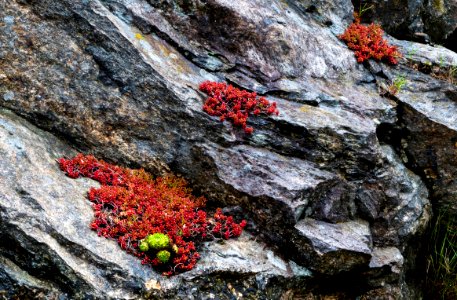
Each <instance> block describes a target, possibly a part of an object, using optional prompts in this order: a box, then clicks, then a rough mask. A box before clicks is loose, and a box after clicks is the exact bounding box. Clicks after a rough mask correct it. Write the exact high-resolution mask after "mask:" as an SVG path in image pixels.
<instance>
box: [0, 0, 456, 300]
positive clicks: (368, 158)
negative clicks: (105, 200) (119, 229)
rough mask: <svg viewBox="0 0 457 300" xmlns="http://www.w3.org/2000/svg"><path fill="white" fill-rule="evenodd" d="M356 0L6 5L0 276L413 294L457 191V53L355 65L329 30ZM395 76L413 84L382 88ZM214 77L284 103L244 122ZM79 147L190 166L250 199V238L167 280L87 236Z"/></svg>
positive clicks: (105, 286)
mask: <svg viewBox="0 0 457 300" xmlns="http://www.w3.org/2000/svg"><path fill="white" fill-rule="evenodd" d="M352 11H353V7H352V4H351V3H350V2H349V1H279V0H278V1H264V0H255V1H247V0H246V1H245V0H242V1H225V0H211V1H198V0H194V1H171V0H165V1H146V0H95V1H85V0H62V1H51V0H33V1H31V0H14V1H7V2H1V3H0V46H1V47H0V106H1V107H3V108H6V109H8V111H2V114H1V115H0V134H1V139H0V151H2V152H1V153H2V157H3V159H2V161H1V164H2V165H1V166H2V172H1V173H0V176H1V179H2V181H1V185H0V187H1V193H0V195H2V196H0V197H2V198H0V213H1V217H2V218H1V219H0V226H1V228H2V234H3V235H4V239H2V240H6V241H8V243H4V244H2V245H1V246H0V261H1V264H0V266H1V268H0V278H2V279H4V281H2V282H5V283H4V284H3V286H2V285H0V290H1V289H4V290H6V291H7V293H9V295H13V294H20V293H32V292H33V291H36V293H38V294H39V293H44V294H46V295H62V296H63V297H69V298H72V297H100V296H101V295H107V296H108V297H112V298H138V297H159V298H160V297H162V298H164V297H165V298H176V297H178V298H179V297H181V298H186V297H188V298H189V297H195V298H197V299H201V298H211V297H220V298H222V299H224V298H227V299H230V297H234V296H235V297H240V295H244V296H245V297H248V296H250V297H251V296H252V297H254V298H256V297H257V298H256V299H258V298H265V299H274V298H280V297H308V298H309V299H319V297H325V296H328V297H343V298H344V297H352V298H354V297H359V296H360V297H362V298H363V297H365V298H366V299H370V297H393V298H403V299H412V298H411V297H413V298H414V297H415V296H420V287H418V286H417V285H415V284H414V283H413V282H412V281H411V280H410V279H409V278H407V277H406V273H407V271H409V269H408V268H410V266H411V265H414V260H415V257H413V256H411V255H410V253H411V251H410V250H411V248H415V247H420V243H417V241H418V240H420V238H421V237H422V236H423V234H424V231H425V228H426V226H427V222H428V220H429V218H430V215H431V205H430V201H429V200H432V202H433V204H436V205H451V206H452V205H454V206H455V203H457V202H456V200H455V199H454V198H453V191H454V190H455V189H454V188H453V181H452V177H453V173H452V172H453V169H452V166H453V163H454V162H453V158H454V156H455V153H454V152H455V151H454V150H453V148H452V147H450V146H449V147H447V146H446V147H443V140H446V142H447V141H449V140H450V141H449V143H450V144H449V145H451V144H452V146H454V145H453V143H455V142H456V141H457V140H454V135H455V129H454V128H453V125H452V121H453V118H454V116H455V115H456V114H455V113H454V112H455V106H454V104H455V101H454V100H455V95H456V94H457V93H456V86H455V85H453V84H452V83H450V81H451V79H452V78H446V77H445V76H444V75H445V74H444V71H443V70H444V69H445V68H448V69H449V68H450V67H451V66H452V65H453V64H454V62H457V59H456V54H455V53H453V52H451V51H449V50H447V49H445V48H433V47H431V46H427V45H422V44H417V43H411V42H404V41H397V40H394V39H392V43H396V44H397V45H398V46H399V47H400V49H401V51H402V53H409V55H405V58H404V59H402V60H401V62H400V65H399V66H397V67H395V68H393V67H389V66H385V65H383V64H377V63H375V62H369V63H367V64H365V65H360V64H357V62H356V60H355V58H354V55H353V53H352V52H351V51H349V50H348V49H347V47H346V46H345V45H344V44H343V43H342V42H341V41H339V40H338V38H337V36H336V35H337V34H340V33H342V32H343V30H344V28H345V27H346V26H347V25H348V24H349V23H350V22H351V18H352ZM409 49H416V50H415V51H411V52H408V51H409ZM443 57H446V60H445V61H446V62H444V60H443ZM454 60H455V61H454ZM427 67H429V68H430V70H429V71H427V70H428V69H427ZM437 67H438V68H441V71H440V70H438V71H436V70H434V69H435V68H437ZM424 70H425V71H427V72H425V71H424ZM449 70H450V69H449ZM435 71H436V72H435ZM424 72H425V73H429V74H425V73H424ZM431 75H434V76H435V77H432V76H431ZM399 76H405V77H406V78H407V84H406V86H405V87H404V88H403V89H402V90H401V91H400V92H399V93H398V94H397V95H387V96H388V97H386V94H385V93H384V92H383V91H384V90H385V87H386V86H388V85H389V84H392V82H393V81H394V80H395V78H397V77H399ZM445 79H448V80H445ZM204 80H217V81H227V82H230V83H232V84H234V85H236V86H239V87H242V88H245V89H249V90H253V91H257V92H258V93H261V94H264V95H266V96H267V97H268V98H269V99H270V100H273V101H276V102H277V103H278V108H279V110H280V114H279V116H273V117H260V118H257V119H253V120H252V121H250V124H249V125H252V126H253V127H254V128H255V131H254V133H253V134H252V135H247V134H245V133H244V132H243V131H242V130H240V129H239V128H234V127H232V126H231V125H230V124H228V123H221V122H219V121H218V120H216V119H215V118H212V117H210V116H208V115H206V114H205V113H204V112H203V111H202V103H203V100H204V95H203V94H202V93H201V92H199V91H198V85H199V83H201V82H202V81H204ZM381 94H382V95H384V96H381ZM18 116H20V117H22V118H24V119H25V120H23V119H21V118H19V117H18ZM32 124H33V125H32ZM34 126H38V127H40V128H41V129H37V128H35V127H34ZM41 130H46V131H48V132H51V133H52V134H53V135H55V136H58V137H59V139H57V138H56V137H55V136H51V135H50V134H49V133H45V132H43V131H41ZM69 145H70V146H69ZM75 149H77V151H82V152H90V153H93V154H95V155H97V156H98V157H100V158H104V159H106V160H109V161H112V162H116V163H118V164H122V165H127V166H131V167H137V166H141V167H144V168H146V169H148V170H149V171H151V172H153V173H155V174H160V173H162V172H165V171H170V170H171V171H173V172H176V173H180V174H182V175H183V176H184V177H186V179H188V180H189V181H190V183H191V184H192V186H193V188H194V190H195V191H196V192H197V193H202V194H204V195H206V196H207V198H209V199H210V200H211V201H212V202H214V203H217V204H218V205H222V206H224V205H225V206H228V207H238V208H237V209H238V210H240V209H241V211H242V212H243V213H244V214H245V215H246V216H247V217H248V219H249V220H250V229H251V234H252V235H255V237H254V236H251V234H246V235H244V236H243V237H242V238H241V239H240V240H234V241H229V242H227V243H226V244H224V245H219V244H215V245H206V246H205V247H204V249H202V251H201V253H202V259H201V261H200V263H199V265H198V267H197V268H196V269H194V270H193V271H190V272H187V273H185V274H182V275H179V276H176V277H173V278H172V279H166V278H162V277H160V275H158V274H156V273H154V272H153V271H152V270H151V269H148V268H146V267H142V266H141V265H139V263H138V261H136V260H135V258H133V257H130V256H128V255H127V254H124V253H123V252H121V251H120V249H118V248H117V246H116V245H115V243H114V242H112V241H111V242H110V241H107V240H105V239H101V238H98V237H97V236H96V234H94V233H93V232H91V231H90V230H89V228H88V227H87V226H88V224H89V222H90V218H91V210H90V205H88V204H87V201H85V200H84V192H83V191H85V190H87V187H88V186H89V185H92V184H93V183H91V182H88V181H81V180H78V181H73V180H69V179H68V178H65V177H64V176H62V174H61V173H60V172H59V171H58V169H57V166H56V164H55V159H56V158H57V157H59V156H62V155H71V154H72V153H75V151H76V150H75ZM430 170H431V171H433V172H431V171H430ZM43 174H45V175H43ZM427 174H428V175H427ZM430 174H434V175H433V176H434V177H433V176H431V177H430V176H429V175H430ZM68 195H72V197H68ZM73 195H74V196H73ZM228 211H230V209H228ZM65 215H68V216H69V217H68V218H66V219H65V222H61V218H62V216H65ZM257 240H259V241H261V242H258V241H257ZM264 243H267V244H268V245H269V247H270V248H266V246H265V244H264ZM14 253H19V254H18V255H14ZM51 271H52V272H53V273H55V274H56V275H55V276H52V277H50V276H48V275H47V274H49V273H50V272H51ZM328 286H333V287H334V288H332V289H328ZM108 291H109V292H108ZM308 298H307V299H308Z"/></svg>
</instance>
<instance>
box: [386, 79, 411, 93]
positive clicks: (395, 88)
mask: <svg viewBox="0 0 457 300" xmlns="http://www.w3.org/2000/svg"><path fill="white" fill-rule="evenodd" d="M407 82H408V81H407V80H406V77H405V76H404V75H400V76H397V77H395V78H394V80H393V81H392V83H391V84H390V86H389V93H390V94H391V95H392V96H395V95H396V94H397V93H398V92H399V91H400V90H401V89H402V88H403V87H404V86H405V85H406V83H407Z"/></svg>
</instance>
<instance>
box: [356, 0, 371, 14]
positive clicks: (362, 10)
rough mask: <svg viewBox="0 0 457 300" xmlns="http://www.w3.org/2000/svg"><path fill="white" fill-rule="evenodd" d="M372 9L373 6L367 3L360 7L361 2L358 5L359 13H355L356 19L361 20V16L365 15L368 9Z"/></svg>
mask: <svg viewBox="0 0 457 300" xmlns="http://www.w3.org/2000/svg"><path fill="white" fill-rule="evenodd" d="M373 7H374V5H373V4H371V5H368V3H364V4H363V5H362V2H361V3H360V5H359V12H358V13H357V17H358V18H362V16H363V14H364V13H366V12H367V11H369V10H370V9H372V8H373Z"/></svg>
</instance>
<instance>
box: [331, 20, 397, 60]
mask: <svg viewBox="0 0 457 300" xmlns="http://www.w3.org/2000/svg"><path fill="white" fill-rule="evenodd" d="M383 34H384V31H383V30H382V29H381V26H380V25H377V24H374V23H372V24H370V25H368V26H366V25H362V24H360V18H358V17H357V16H356V18H355V22H354V23H352V24H351V25H349V27H348V28H347V29H346V31H345V32H344V33H343V34H341V35H339V36H338V37H339V38H340V39H341V40H343V41H344V42H346V44H347V45H348V47H349V49H351V50H354V52H355V56H356V58H357V61H358V62H359V63H361V62H364V61H365V60H367V59H370V58H374V59H376V60H379V61H381V60H382V61H385V62H387V63H389V64H392V65H396V64H397V63H398V61H397V59H398V58H399V57H401V54H400V52H398V50H397V47H396V46H390V45H389V44H388V43H387V41H386V40H385V39H383V37H382V35H383Z"/></svg>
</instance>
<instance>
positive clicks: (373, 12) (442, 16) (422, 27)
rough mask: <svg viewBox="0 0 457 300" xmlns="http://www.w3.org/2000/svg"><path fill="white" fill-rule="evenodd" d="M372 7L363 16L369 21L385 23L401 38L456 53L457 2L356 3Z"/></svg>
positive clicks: (421, 0) (434, 0)
mask: <svg viewBox="0 0 457 300" xmlns="http://www.w3.org/2000/svg"><path fill="white" fill-rule="evenodd" d="M354 3H355V6H356V7H359V5H360V3H363V4H362V6H363V5H366V6H365V7H371V9H369V10H367V11H366V12H365V13H364V14H363V19H364V20H366V21H375V22H377V23H380V24H382V27H383V28H385V30H386V31H387V32H388V33H389V34H392V35H394V36H396V37H398V38H402V39H406V38H407V39H413V40H416V41H421V42H428V43H429V42H434V43H439V44H444V45H446V47H448V48H450V49H452V50H454V51H456V50H457V48H456V47H457V46H456V41H457V31H456V29H457V2H456V1H455V0H412V1H393V0H387V1H354Z"/></svg>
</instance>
